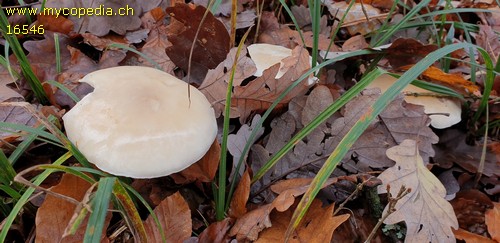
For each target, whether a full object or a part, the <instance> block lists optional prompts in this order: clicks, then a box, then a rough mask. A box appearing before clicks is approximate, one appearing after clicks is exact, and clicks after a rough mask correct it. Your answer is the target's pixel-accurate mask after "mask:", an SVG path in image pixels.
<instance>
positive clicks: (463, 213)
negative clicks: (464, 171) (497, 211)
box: [450, 189, 493, 234]
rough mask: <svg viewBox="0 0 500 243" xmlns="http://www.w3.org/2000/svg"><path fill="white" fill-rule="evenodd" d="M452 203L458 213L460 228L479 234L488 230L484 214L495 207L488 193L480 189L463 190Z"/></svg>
mask: <svg viewBox="0 0 500 243" xmlns="http://www.w3.org/2000/svg"><path fill="white" fill-rule="evenodd" d="M450 203H451V205H452V206H453V209H454V211H455V213H456V214H457V219H458V224H459V225H460V228H462V229H466V230H469V231H470V232H472V233H477V234H482V233H483V232H485V231H486V230H487V229H486V225H485V216H484V215H485V212H486V210H487V209H488V208H492V207H493V203H492V202H491V200H490V199H489V198H488V196H487V195H485V194H484V193H482V192H480V191H478V190H472V189H471V190H462V191H460V192H458V193H457V195H456V197H455V198H454V199H453V200H452V201H451V202H450Z"/></svg>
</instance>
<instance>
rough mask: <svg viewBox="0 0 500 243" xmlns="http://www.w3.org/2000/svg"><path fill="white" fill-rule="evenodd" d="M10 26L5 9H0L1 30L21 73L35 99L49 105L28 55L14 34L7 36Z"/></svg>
mask: <svg viewBox="0 0 500 243" xmlns="http://www.w3.org/2000/svg"><path fill="white" fill-rule="evenodd" d="M8 25H9V21H8V20H7V16H6V15H5V13H4V11H3V9H0V29H1V31H2V35H3V37H4V38H5V40H6V41H7V42H8V43H9V44H10V46H11V49H12V52H13V53H14V55H15V56H16V57H17V60H18V61H19V64H20V66H21V71H22V73H23V75H24V77H25V78H26V81H27V82H28V84H29V86H30V88H31V89H32V90H33V93H34V94H35V97H36V98H37V99H38V101H40V103H42V104H49V100H48V98H47V94H45V91H44V90H43V87H42V84H41V82H40V80H38V77H37V76H36V75H35V73H33V70H32V69H31V66H30V64H29V61H28V58H27V57H26V54H24V50H23V48H22V47H21V44H20V43H19V41H18V40H17V37H16V36H15V35H13V34H7V33H8V30H7V26H8Z"/></svg>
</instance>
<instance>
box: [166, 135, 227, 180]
mask: <svg viewBox="0 0 500 243" xmlns="http://www.w3.org/2000/svg"><path fill="white" fill-rule="evenodd" d="M219 160H220V144H219V142H218V141H217V140H215V141H214V143H213V144H212V146H211V147H210V149H209V150H208V152H207V153H206V154H205V155H204V156H203V157H202V158H201V159H200V160H199V161H198V162H196V163H194V164H192V165H191V166H189V167H188V168H186V169H184V170H182V171H181V172H179V173H175V174H172V175H170V177H172V179H174V181H175V183H176V184H187V183H190V182H193V181H198V182H211V181H213V180H214V178H215V174H216V173H217V169H218V168H219Z"/></svg>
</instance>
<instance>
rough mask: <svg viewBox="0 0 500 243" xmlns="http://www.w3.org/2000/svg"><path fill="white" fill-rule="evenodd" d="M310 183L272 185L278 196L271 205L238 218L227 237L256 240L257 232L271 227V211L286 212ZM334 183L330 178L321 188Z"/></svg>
mask: <svg viewBox="0 0 500 243" xmlns="http://www.w3.org/2000/svg"><path fill="white" fill-rule="evenodd" d="M311 181H312V179H310V178H297V179H290V180H285V181H280V182H278V183H276V184H275V185H273V191H274V192H276V193H279V194H280V195H279V196H278V197H277V198H276V199H275V200H274V201H273V202H272V203H269V204H266V205H263V206H260V207H258V208H257V209H254V210H252V211H250V212H248V213H246V214H245V215H243V216H242V217H240V218H238V219H237V220H236V223H235V224H234V226H233V228H231V231H230V232H229V235H230V236H236V239H237V240H238V241H242V240H251V241H254V240H256V239H257V238H258V235H259V232H261V231H262V230H264V229H265V228H269V227H271V226H272V224H271V220H270V218H269V215H270V214H271V212H272V211H273V209H274V208H276V210H278V211H280V212H284V211H286V210H288V209H289V208H290V206H292V205H293V203H294V202H295V197H297V196H300V195H302V194H304V193H305V191H306V190H307V188H308V187H309V184H310V183H311ZM336 181H337V179H336V178H330V179H328V181H327V182H326V183H325V185H323V186H324V187H325V186H328V185H331V184H332V183H335V182H336Z"/></svg>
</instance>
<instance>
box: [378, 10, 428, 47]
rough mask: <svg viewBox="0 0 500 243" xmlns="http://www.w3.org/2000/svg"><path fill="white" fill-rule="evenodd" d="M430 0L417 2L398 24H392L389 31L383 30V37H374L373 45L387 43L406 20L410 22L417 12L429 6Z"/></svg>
mask: <svg viewBox="0 0 500 243" xmlns="http://www.w3.org/2000/svg"><path fill="white" fill-rule="evenodd" d="M429 2H430V0H423V1H422V2H420V3H419V4H417V5H416V6H415V7H414V8H412V9H411V11H410V12H408V13H407V14H406V15H405V16H404V17H403V19H401V21H400V22H399V23H397V24H396V25H394V26H391V27H390V28H388V29H387V32H383V33H382V34H383V35H382V37H380V38H378V35H377V36H376V37H375V38H373V39H372V42H371V44H372V45H371V46H380V45H382V44H383V43H385V42H386V41H387V40H388V39H389V38H391V37H392V36H393V35H394V33H395V32H396V31H398V30H400V29H401V26H402V25H403V24H405V23H406V22H408V21H409V20H410V19H411V18H412V17H414V16H415V15H416V14H418V12H419V11H420V9H422V8H423V7H425V6H427V5H428V4H429Z"/></svg>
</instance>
